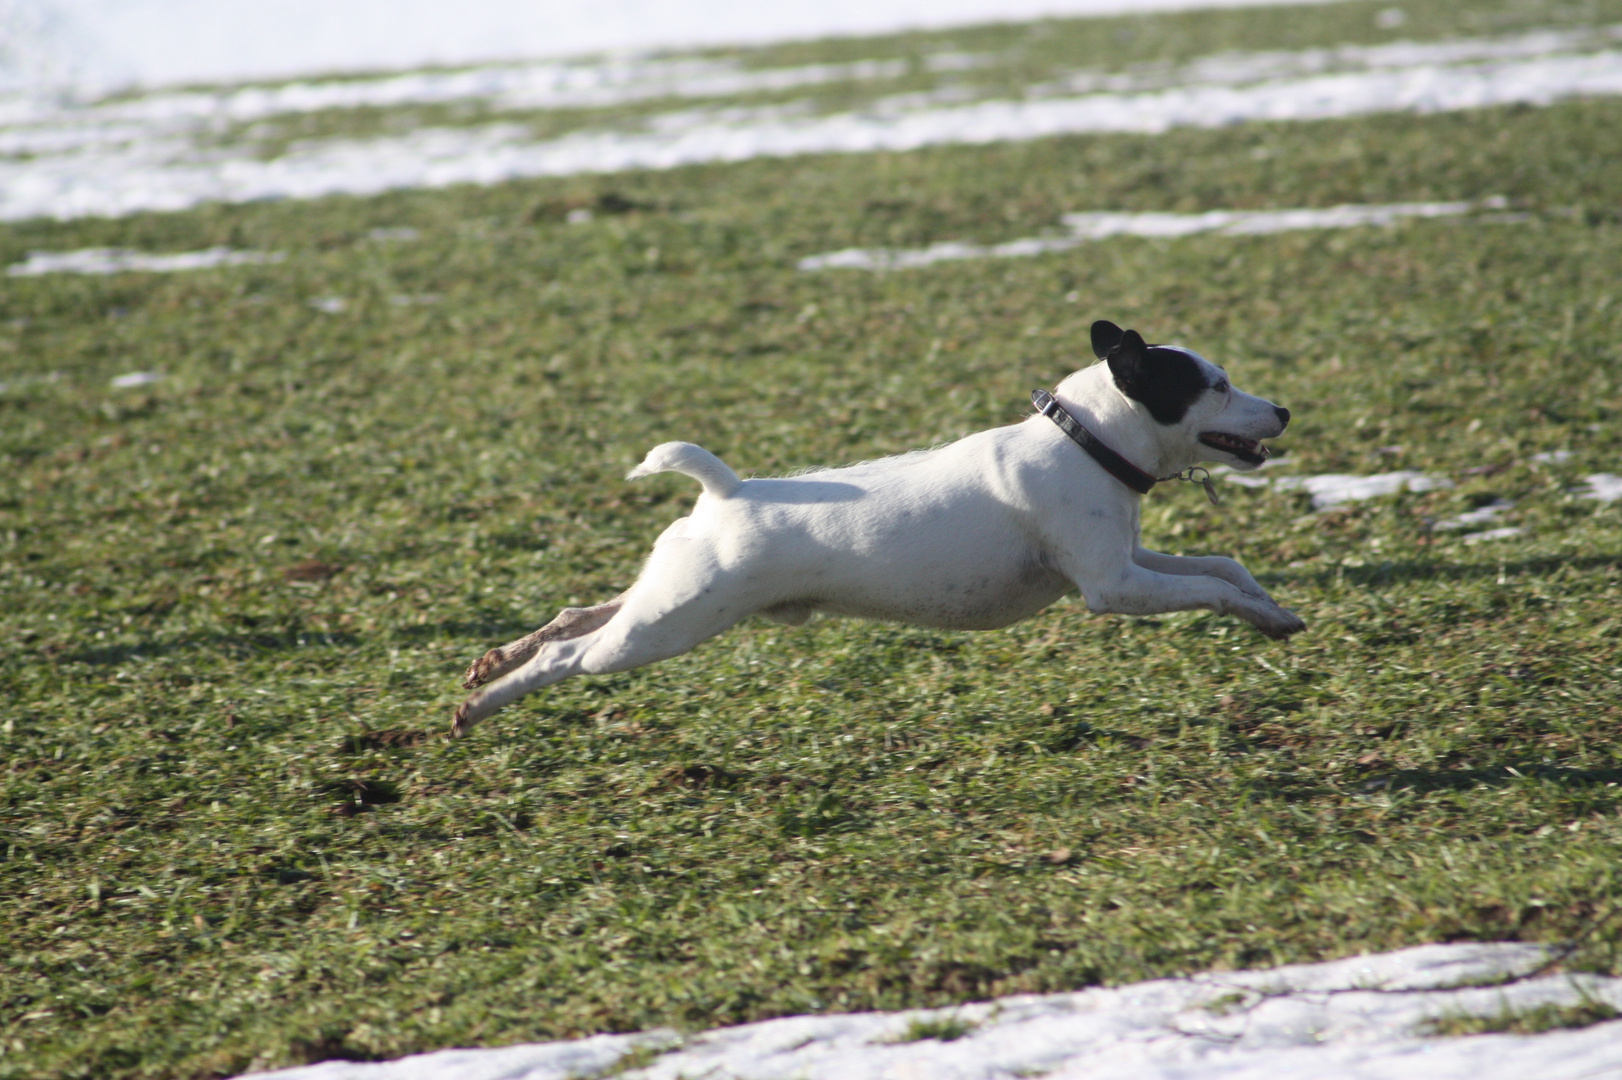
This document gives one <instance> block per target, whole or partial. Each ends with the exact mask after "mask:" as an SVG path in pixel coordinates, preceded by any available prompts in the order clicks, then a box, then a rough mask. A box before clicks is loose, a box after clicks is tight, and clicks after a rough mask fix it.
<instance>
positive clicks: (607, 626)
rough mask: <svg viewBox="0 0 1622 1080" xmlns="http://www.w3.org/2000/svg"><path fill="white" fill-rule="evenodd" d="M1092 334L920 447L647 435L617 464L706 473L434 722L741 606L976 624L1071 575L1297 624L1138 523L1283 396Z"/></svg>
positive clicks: (1244, 459) (651, 648)
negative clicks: (827, 447) (595, 582)
mask: <svg viewBox="0 0 1622 1080" xmlns="http://www.w3.org/2000/svg"><path fill="white" fill-rule="evenodd" d="M1092 345H1093V351H1094V353H1096V354H1097V355H1098V356H1099V358H1100V359H1101V360H1102V361H1103V362H1102V363H1098V364H1094V365H1093V366H1091V367H1088V368H1085V369H1083V370H1081V371H1078V372H1076V373H1075V374H1073V375H1071V376H1070V377H1069V378H1067V379H1065V380H1064V381H1063V382H1061V383H1060V384H1059V386H1058V389H1057V391H1056V392H1055V393H1054V395H1052V397H1051V398H1049V396H1048V395H1046V394H1044V393H1042V392H1040V391H1038V393H1037V394H1036V395H1035V397H1036V399H1037V404H1038V407H1039V408H1041V407H1042V406H1044V405H1045V406H1046V408H1045V409H1044V410H1043V411H1041V412H1038V414H1037V415H1035V416H1032V417H1030V418H1029V419H1027V420H1025V421H1024V422H1023V423H1019V424H1014V425H1012V426H1010V427H1000V428H994V429H992V430H990V431H982V432H979V433H978V434H975V435H970V436H968V437H967V438H964V439H959V440H958V441H957V442H954V443H950V444H948V445H946V446H942V447H939V448H937V449H934V450H920V451H914V452H913V453H910V454H902V455H900V456H899V457H891V458H884V459H882V460H880V461H870V462H865V463H863V464H859V465H851V466H848V467H846V468H842V469H823V470H819V471H817V472H810V473H805V474H802V475H799V476H791V477H784V478H779V479H755V480H740V479H739V478H738V475H737V474H736V473H734V472H733V471H732V470H731V469H729V468H728V467H727V466H726V465H725V464H723V463H722V461H721V459H719V458H717V457H716V456H715V455H714V454H711V453H710V452H709V451H708V450H704V449H703V448H701V447H698V446H694V445H693V444H692V443H682V442H671V443H664V444H663V445H661V446H656V447H654V448H653V450H652V451H650V452H649V454H648V456H647V459H646V460H645V461H643V462H642V464H641V465H638V466H637V467H636V468H635V469H632V470H631V473H630V476H629V477H627V479H634V478H636V477H641V476H648V475H650V474H652V473H657V472H679V473H684V474H686V475H688V476H691V477H692V478H693V479H695V480H697V481H698V482H699V483H700V484H702V485H703V486H704V491H703V494H701V495H700V496H699V498H698V504H697V505H696V506H695V507H694V508H693V512H692V514H690V515H689V516H687V517H684V518H681V519H680V520H678V521H676V522H675V523H674V524H673V525H671V526H670V527H669V528H668V529H666V530H665V531H664V533H663V535H661V536H660V537H659V539H658V541H657V542H656V543H655V544H654V546H653V552H652V554H650V555H649V556H648V561H647V564H646V565H645V566H644V567H643V568H642V573H641V574H640V575H639V576H638V577H637V579H636V583H635V584H634V585H632V586H631V587H630V588H629V589H627V590H626V591H625V592H624V593H622V594H620V595H619V596H617V597H615V598H614V599H612V600H610V601H608V602H607V603H604V604H598V605H597V606H595V607H588V608H565V609H564V610H563V612H562V613H561V614H559V615H558V617H557V618H556V619H554V620H552V622H550V623H548V624H547V625H546V626H544V627H542V628H541V629H539V630H537V631H535V632H534V633H533V634H530V635H528V636H527V637H523V638H520V639H519V640H517V641H514V642H512V643H510V644H508V645H505V646H502V647H501V648H499V649H492V650H490V652H488V653H486V654H485V655H484V656H483V657H481V658H480V659H479V660H478V661H477V662H475V663H474V664H473V666H472V667H471V668H469V669H468V673H467V682H466V685H467V687H468V688H469V689H472V688H474V687H479V686H483V689H481V690H479V691H478V692H477V693H475V694H473V695H471V696H470V697H469V698H468V699H467V700H466V701H465V702H463V703H462V706H461V708H459V709H457V710H456V717H455V720H454V721H453V723H452V725H451V730H452V732H453V733H454V734H456V735H458V736H460V735H465V734H466V733H467V732H468V730H469V729H470V728H472V726H473V725H474V724H476V723H478V722H479V721H480V720H483V719H484V718H485V717H487V716H489V715H491V714H492V713H494V712H496V710H498V709H500V708H501V707H502V706H504V705H507V704H508V703H510V702H512V701H515V700H516V699H518V698H519V697H521V696H523V695H524V694H527V693H529V692H530V691H531V690H535V689H538V688H540V687H543V686H550V685H551V684H552V683H555V682H558V681H560V680H562V679H566V678H568V677H569V676H571V675H579V674H582V673H591V674H606V673H609V672H615V671H626V670H628V669H630V668H635V667H641V666H642V665H643V664H651V663H653V662H654V661H656V660H664V659H666V658H668V657H671V656H676V655H678V654H680V653H684V652H686V651H687V650H689V649H691V648H693V647H694V646H696V645H698V644H699V643H700V642H702V641H704V640H706V639H708V638H712V637H714V636H715V635H716V634H719V633H720V632H721V631H723V630H725V629H727V628H728V627H729V626H731V625H733V624H734V623H736V622H738V621H739V620H740V619H743V618H746V617H748V616H750V615H756V614H759V615H765V616H766V617H767V618H771V619H776V620H778V621H780V622H785V623H789V624H791V625H797V624H799V623H802V622H804V621H805V620H806V619H807V618H809V617H810V616H811V613H812V612H816V611H820V612H825V613H827V614H830V615H850V616H856V617H858V618H865V619H888V620H893V621H896V622H905V623H913V624H915V625H918V626H931V627H940V628H943V629H950V630H990V629H994V628H996V627H999V626H1007V625H1008V624H1010V623H1015V622H1018V621H1019V620H1021V619H1026V618H1029V617H1030V616H1032V615H1035V614H1036V613H1037V612H1038V611H1041V610H1042V609H1043V608H1045V607H1047V606H1048V605H1049V604H1051V603H1053V602H1054V601H1055V600H1057V599H1058V598H1059V597H1061V596H1063V595H1064V594H1065V593H1067V592H1069V591H1070V590H1072V589H1078V590H1080V592H1081V595H1082V597H1083V598H1084V599H1085V600H1086V601H1087V607H1088V609H1089V610H1091V611H1096V612H1117V613H1122V614H1130V615H1152V614H1157V613H1160V612H1166V611H1183V610H1187V609H1190V608H1208V609H1210V610H1211V611H1215V612H1219V613H1221V614H1224V615H1237V616H1239V617H1240V618H1241V619H1244V620H1245V621H1246V622H1248V623H1250V624H1251V625H1252V626H1254V627H1256V629H1258V630H1260V631H1261V632H1262V633H1264V634H1266V635H1268V636H1269V637H1275V638H1282V637H1287V636H1289V635H1290V634H1294V633H1296V632H1297V631H1300V630H1303V629H1305V628H1306V624H1305V623H1304V622H1302V621H1301V619H1300V618H1298V617H1297V616H1296V615H1295V614H1294V613H1293V612H1290V611H1287V610H1285V609H1284V608H1282V607H1280V606H1279V605H1278V604H1276V603H1274V602H1273V599H1272V598H1271V597H1270V596H1268V595H1267V592H1266V590H1264V589H1263V588H1262V587H1261V586H1260V585H1258V584H1256V579H1255V578H1253V577H1251V576H1250V574H1249V573H1248V572H1246V570H1245V568H1244V567H1242V566H1240V565H1239V564H1238V563H1237V562H1235V561H1234V560H1232V559H1228V558H1222V557H1220V556H1211V557H1205V558H1184V557H1181V556H1176V555H1162V554H1159V553H1158V552H1154V551H1149V550H1146V549H1145V548H1144V547H1142V546H1141V545H1140V543H1139V530H1138V503H1139V498H1140V496H1141V494H1142V493H1144V492H1146V491H1148V490H1149V487H1150V486H1151V485H1153V484H1154V483H1155V482H1156V480H1157V478H1158V479H1171V478H1173V477H1174V476H1175V475H1176V474H1178V473H1180V472H1182V471H1184V470H1187V469H1189V468H1190V467H1191V466H1193V465H1194V463H1195V462H1198V461H1219V462H1222V463H1224V464H1227V465H1231V466H1232V467H1234V468H1235V469H1240V470H1248V469H1254V468H1256V467H1257V466H1258V465H1260V464H1261V463H1262V462H1263V460H1265V458H1266V456H1267V450H1266V448H1265V447H1263V446H1262V444H1261V440H1262V439H1268V438H1274V437H1276V436H1278V435H1280V434H1282V433H1283V431H1284V425H1285V424H1286V423H1288V422H1289V419H1290V414H1289V411H1288V410H1286V409H1284V408H1281V407H1279V406H1277V405H1274V404H1273V403H1272V402H1270V401H1264V400H1263V399H1261V398H1258V397H1254V396H1252V395H1250V394H1246V393H1242V392H1241V391H1239V390H1235V389H1234V388H1233V387H1232V386H1231V385H1230V384H1229V382H1228V378H1227V376H1226V375H1225V374H1224V373H1223V371H1222V369H1221V368H1219V367H1217V366H1216V365H1215V364H1212V363H1211V362H1210V361H1208V360H1206V359H1205V358H1204V357H1202V356H1200V355H1199V354H1197V353H1194V352H1191V351H1190V350H1188V349H1184V348H1180V347H1177V346H1170V345H1148V344H1145V342H1144V340H1143V338H1142V337H1140V336H1139V335H1138V333H1137V331H1135V330H1128V331H1125V332H1124V333H1123V332H1122V331H1121V329H1120V328H1119V327H1117V326H1115V325H1114V324H1113V323H1109V322H1097V323H1094V324H1093V328H1092ZM492 680H493V681H492ZM486 683H488V684H489V685H484V684H486Z"/></svg>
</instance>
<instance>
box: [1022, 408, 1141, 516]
mask: <svg viewBox="0 0 1622 1080" xmlns="http://www.w3.org/2000/svg"><path fill="white" fill-rule="evenodd" d="M1031 404H1032V405H1035V406H1036V411H1037V412H1039V413H1041V414H1042V415H1043V416H1045V417H1047V418H1048V419H1049V420H1052V421H1053V422H1054V423H1055V424H1058V425H1059V430H1060V431H1063V432H1064V433H1065V434H1066V435H1068V436H1070V437H1071V438H1072V439H1074V440H1075V442H1076V445H1077V446H1079V447H1081V448H1082V449H1083V450H1085V451H1087V452H1088V453H1089V454H1091V455H1092V456H1093V460H1094V461H1097V462H1098V463H1099V464H1100V465H1102V466H1104V468H1105V469H1106V470H1107V471H1108V472H1109V474H1110V475H1111V476H1113V477H1115V479H1117V480H1119V481H1120V482H1121V483H1123V484H1125V485H1126V486H1127V487H1129V488H1131V489H1132V490H1133V491H1136V492H1137V493H1138V494H1139V495H1147V494H1149V489H1150V488H1152V487H1154V486H1155V485H1156V484H1157V483H1159V482H1160V481H1159V480H1158V479H1157V478H1156V477H1154V476H1151V475H1150V474H1148V473H1146V472H1144V471H1143V470H1142V469H1140V468H1138V467H1137V466H1136V465H1134V464H1132V463H1131V462H1130V461H1128V460H1126V458H1124V457H1122V456H1121V455H1120V454H1117V453H1116V452H1115V451H1114V450H1111V449H1110V448H1109V447H1107V446H1105V445H1104V444H1103V443H1101V442H1099V441H1098V436H1096V435H1094V434H1093V433H1092V432H1090V431H1088V430H1087V429H1086V428H1084V427H1082V426H1081V424H1080V422H1078V421H1077V420H1076V418H1075V417H1074V416H1071V415H1070V414H1069V413H1068V412H1066V411H1065V407H1064V406H1063V405H1060V404H1059V402H1058V401H1057V400H1056V399H1055V398H1054V396H1053V395H1052V394H1050V393H1048V392H1047V391H1046V390H1033V391H1031Z"/></svg>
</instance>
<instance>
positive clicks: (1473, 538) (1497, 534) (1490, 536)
mask: <svg viewBox="0 0 1622 1080" xmlns="http://www.w3.org/2000/svg"><path fill="white" fill-rule="evenodd" d="M1525 532H1526V530H1525V529H1523V528H1521V527H1520V526H1519V525H1507V526H1505V527H1504V528H1502V529H1488V530H1487V531H1486V532H1478V533H1471V534H1470V535H1469V536H1466V537H1465V538H1464V542H1465V543H1466V544H1480V543H1484V542H1486V541H1490V540H1510V539H1513V538H1514V537H1517V536H1521V535H1523V534H1524V533H1525Z"/></svg>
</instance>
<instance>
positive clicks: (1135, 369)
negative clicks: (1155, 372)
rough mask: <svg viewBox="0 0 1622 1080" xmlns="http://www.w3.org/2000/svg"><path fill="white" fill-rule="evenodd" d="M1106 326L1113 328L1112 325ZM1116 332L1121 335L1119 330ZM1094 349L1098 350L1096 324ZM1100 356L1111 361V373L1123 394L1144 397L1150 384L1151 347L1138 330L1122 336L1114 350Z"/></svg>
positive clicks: (1094, 326)
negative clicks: (1145, 388) (1145, 389)
mask: <svg viewBox="0 0 1622 1080" xmlns="http://www.w3.org/2000/svg"><path fill="white" fill-rule="evenodd" d="M1104 325H1105V326H1111V324H1110V323H1105V324H1104ZM1116 332H1117V333H1120V331H1119V330H1117V331H1116ZM1093 348H1094V349H1097V348H1098V325H1097V324H1096V323H1095V324H1094V325H1093ZM1099 355H1100V356H1101V357H1103V358H1104V359H1105V360H1107V361H1109V373H1110V375H1112V376H1113V377H1114V378H1115V385H1116V386H1118V387H1119V388H1120V390H1121V393H1123V394H1125V395H1126V396H1127V397H1129V398H1137V397H1142V391H1143V389H1144V387H1145V386H1147V385H1148V383H1149V346H1148V345H1147V344H1145V343H1144V340H1143V335H1141V334H1139V333H1138V332H1137V331H1136V330H1128V331H1126V332H1125V333H1124V334H1121V337H1120V340H1119V341H1117V342H1116V343H1115V346H1114V347H1113V348H1111V349H1110V350H1109V351H1108V352H1107V353H1100V354H1099Z"/></svg>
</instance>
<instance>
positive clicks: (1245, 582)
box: [1132, 547, 1273, 603]
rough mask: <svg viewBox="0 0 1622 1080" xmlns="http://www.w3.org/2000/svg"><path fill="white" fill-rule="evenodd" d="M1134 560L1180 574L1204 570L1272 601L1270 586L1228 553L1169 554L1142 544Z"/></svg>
mask: <svg viewBox="0 0 1622 1080" xmlns="http://www.w3.org/2000/svg"><path fill="white" fill-rule="evenodd" d="M1132 561H1133V562H1135V563H1137V564H1138V565H1139V566H1141V567H1143V568H1144V569H1145V570H1154V571H1156V572H1157V573H1161V574H1175V575H1178V576H1187V575H1190V574H1205V575H1206V576H1208V577H1214V578H1221V579H1222V580H1223V581H1226V582H1227V583H1228V584H1230V585H1232V586H1234V587H1235V588H1237V589H1238V590H1239V591H1240V592H1242V593H1245V594H1247V595H1249V596H1254V597H1256V598H1257V599H1258V600H1266V601H1268V602H1269V603H1271V602H1272V601H1273V598H1272V597H1271V596H1269V595H1268V592H1267V590H1266V589H1264V588H1262V587H1261V585H1260V584H1258V583H1257V581H1256V579H1255V578H1253V577H1251V576H1250V571H1249V570H1246V569H1245V568H1244V567H1243V566H1241V565H1240V564H1239V563H1238V562H1236V561H1235V560H1233V559H1230V558H1228V557H1227V556H1225V555H1166V554H1163V553H1161V552H1159V551H1150V550H1149V549H1148V548H1145V547H1140V548H1138V549H1136V550H1135V551H1133V552H1132Z"/></svg>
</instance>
